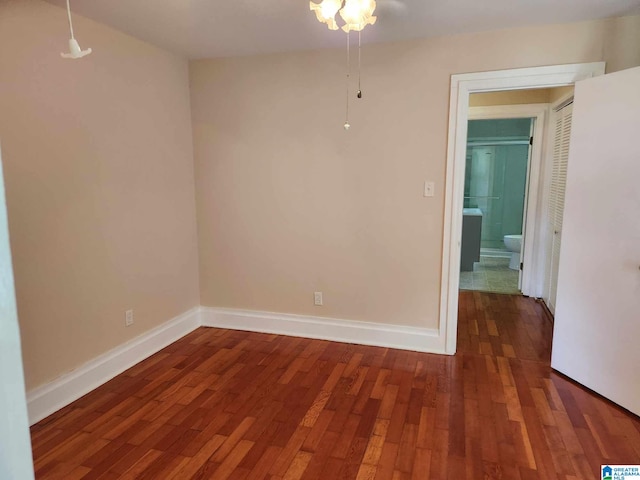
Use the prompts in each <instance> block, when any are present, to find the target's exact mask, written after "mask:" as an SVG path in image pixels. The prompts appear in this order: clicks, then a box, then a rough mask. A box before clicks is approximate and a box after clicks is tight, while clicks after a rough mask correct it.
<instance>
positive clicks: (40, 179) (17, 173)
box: [0, 0, 199, 389]
mask: <svg viewBox="0 0 640 480" xmlns="http://www.w3.org/2000/svg"><path fill="white" fill-rule="evenodd" d="M66 22H67V20H66V12H65V11H64V10H63V9H61V8H58V7H55V6H51V5H49V4H46V3H43V2H40V1H37V0H21V1H19V2H18V1H10V2H7V1H5V2H2V3H1V4H0V138H1V140H2V150H3V152H2V153H3V160H4V163H5V175H6V188H7V202H8V208H9V220H10V234H11V244H12V250H13V259H14V268H15V280H16V289H17V297H18V311H19V315H20V327H21V333H22V343H23V354H24V364H25V370H26V380H27V388H29V389H31V388H33V387H35V386H38V385H40V384H42V383H44V382H46V381H48V380H51V379H53V378H55V377H56V376H58V375H60V374H62V373H64V372H67V371H69V370H71V369H73V368H76V367H78V366H80V365H81V364H82V363H84V362H86V361H88V360H90V359H92V358H94V357H96V356H97V355H99V354H101V353H104V352H105V351H107V350H109V349H111V348H113V347H115V346H117V345H119V344H122V343H123V342H125V341H127V340H129V339H132V338H133V337H135V336H137V335H140V334H141V333H143V332H145V331H146V330H149V329H151V328H152V327H155V326H157V325H159V324H161V323H163V322H165V321H167V320H168V319H170V318H172V317H174V316H175V315H178V314H180V313H182V312H184V311H186V310H187V309H189V308H191V307H193V306H195V305H197V304H198V303H199V298H198V283H197V268H198V266H197V248H196V241H197V238H196V227H195V213H194V210H195V208H194V185H193V164H192V136H191V126H190V111H189V86H188V68H187V62H186V61H185V60H183V59H180V58H178V57H175V56H173V55H170V54H168V53H165V52H163V51H162V50H159V49H158V48H156V47H153V46H150V45H148V44H145V43H143V42H141V41H138V40H135V39H133V38H131V37H128V36H126V35H124V34H121V33H119V32H116V31H114V30H112V29H110V28H107V27H105V26H102V25H99V24H97V23H94V22H92V21H88V20H85V19H82V18H80V17H78V18H76V19H75V24H74V26H75V30H76V36H77V37H78V39H79V40H80V43H81V45H82V47H83V48H86V47H92V48H93V51H94V52H93V54H91V55H90V56H88V57H86V58H84V59H82V60H77V61H71V60H63V59H62V58H60V52H61V51H63V50H65V49H67V39H68V37H67V35H68V27H67V24H66ZM129 308H133V309H134V310H135V324H134V325H133V326H131V327H129V328H125V327H124V312H125V310H126V309H129Z"/></svg>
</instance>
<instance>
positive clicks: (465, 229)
mask: <svg viewBox="0 0 640 480" xmlns="http://www.w3.org/2000/svg"><path fill="white" fill-rule="evenodd" d="M533 122H534V119H533V118H512V119H492V120H469V124H468V134H467V154H466V167H465V186H464V209H463V221H462V248H461V261H460V289H462V290H480V291H485V292H494V293H506V294H517V293H519V292H520V258H521V251H522V233H523V224H524V211H525V202H526V186H527V172H528V165H529V150H530V145H529V143H530V138H531V133H532V129H533Z"/></svg>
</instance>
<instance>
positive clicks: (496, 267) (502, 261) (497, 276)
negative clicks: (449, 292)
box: [460, 255, 520, 293]
mask: <svg viewBox="0 0 640 480" xmlns="http://www.w3.org/2000/svg"><path fill="white" fill-rule="evenodd" d="M460 290H479V291H483V292H494V293H520V290H518V271H517V270H511V269H510V268H509V258H508V257H488V256H484V255H481V256H480V261H479V262H476V263H475V264H474V267H473V272H460Z"/></svg>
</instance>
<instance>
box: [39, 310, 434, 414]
mask: <svg viewBox="0 0 640 480" xmlns="http://www.w3.org/2000/svg"><path fill="white" fill-rule="evenodd" d="M200 326H204V327H215V328H228V329H231V330H247V331H251V332H263V333H275V334H278V335H289V336H297V337H305V338H317V339H323V340H332V341H337V342H345V343H355V344H360V345H374V346H379V347H387V348H397V349H400V350H413V351H416V352H427V353H440V354H442V353H445V352H444V343H443V342H442V341H441V338H440V336H439V332H438V330H436V329H427V328H417V327H408V326H401V325H390V324H378V323H371V322H360V321H355V320H340V319H335V318H325V317H311V316H305V315H291V314H285V313H269V312H260V311H253V310H235V309H228V308H214V307H195V308H192V309H191V310H189V311H187V312H185V313H183V314H182V315H180V316H178V317H176V318H174V319H172V320H170V321H168V322H167V323H165V324H164V325H161V326H159V327H157V328H155V329H153V330H151V331H150V332H147V333H145V334H143V335H141V336H139V337H137V338H135V339H134V340H131V341H130V342H127V343H125V344H123V345H120V346H119V347H116V348H114V349H113V350H111V351H109V352H107V353H105V354H103V355H100V356H99V357H97V358H95V359H93V360H91V361H90V362H88V363H86V364H85V365H83V366H82V367H80V368H78V369H77V370H74V371H72V372H70V373H67V374H65V375H63V376H61V377H59V378H57V379H56V380H54V381H53V382H51V383H48V384H46V385H43V386H41V387H38V388H36V389H34V390H32V391H30V392H28V393H27V405H28V411H29V424H30V425H33V424H34V423H37V422H39V421H40V420H42V419H44V418H46V417H48V416H49V415H51V414H52V413H54V412H56V411H58V410H60V409H61V408H63V407H65V406H67V405H69V404H70V403H71V402H73V401H75V400H77V399H78V398H80V397H82V396H83V395H86V394H87V393H89V392H91V391H92V390H94V389H96V388H98V387H99V386H100V385H102V384H104V383H106V382H107V381H109V380H111V379H112V378H113V377H115V376H116V375H119V374H120V373H122V372H124V371H125V370H127V369H129V368H131V367H132V366H134V365H136V364H137V363H139V362H141V361H143V360H144V359H146V358H148V357H150V356H151V355H153V354H154V353H156V352H158V351H160V350H162V349H163V348H164V347H166V346H167V345H170V344H171V343H173V342H175V341H176V340H179V339H180V338H182V337H183V336H185V335H187V334H188V333H190V332H192V331H193V330H195V329H196V328H198V327H200Z"/></svg>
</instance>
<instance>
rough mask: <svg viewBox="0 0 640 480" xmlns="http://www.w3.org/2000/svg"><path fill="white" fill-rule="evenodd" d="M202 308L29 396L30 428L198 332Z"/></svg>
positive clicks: (116, 349)
mask: <svg viewBox="0 0 640 480" xmlns="http://www.w3.org/2000/svg"><path fill="white" fill-rule="evenodd" d="M200 324H201V321H200V307H195V308H192V309H191V310H189V311H187V312H185V313H183V314H182V315H179V316H177V317H175V318H173V319H171V320H169V321H168V322H166V323H164V324H163V325H160V326H159V327H156V328H154V329H153V330H151V331H149V332H147V333H145V334H143V335H141V336H139V337H137V338H134V339H133V340H131V341H129V342H127V343H125V344H123V345H120V346H118V347H116V348H114V349H113V350H110V351H109V352H107V353H105V354H103V355H100V356H99V357H96V358H94V359H93V360H91V361H90V362H88V363H86V364H84V365H83V366H82V367H80V368H78V369H77V370H73V371H72V372H69V373H67V374H65V375H62V376H61V377H59V378H57V379H56V380H54V381H53V382H51V383H47V384H45V385H43V386H41V387H38V388H36V389H34V390H32V391H30V392H28V393H27V408H28V411H29V424H30V425H33V424H34V423H37V422H39V421H40V420H42V419H44V418H46V417H48V416H49V415H51V414H52V413H54V412H56V411H57V410H59V409H61V408H63V407H65V406H67V405H69V404H70V403H71V402H73V401H75V400H77V399H78V398H80V397H82V396H83V395H86V394H87V393H89V392H90V391H91V390H93V389H95V388H97V387H99V386H100V385H102V384H104V383H106V382H107V381H109V380H111V379H112V378H113V377H115V376H116V375H118V374H120V373H122V372H124V371H125V370H127V369H128V368H131V367H132V366H134V365H135V364H137V363H139V362H141V361H142V360H144V359H145V358H148V357H150V356H151V355H153V354H154V353H156V352H158V351H160V350H162V349H163V348H164V347H166V346H167V345H170V344H172V343H173V342H175V341H176V340H178V339H180V338H182V337H184V336H185V335H186V334H188V333H190V332H192V331H193V330H195V329H196V328H198V327H199V326H200Z"/></svg>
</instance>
